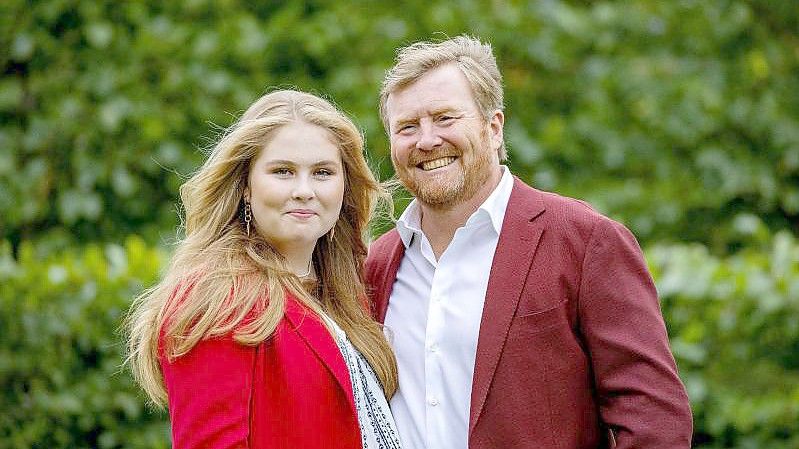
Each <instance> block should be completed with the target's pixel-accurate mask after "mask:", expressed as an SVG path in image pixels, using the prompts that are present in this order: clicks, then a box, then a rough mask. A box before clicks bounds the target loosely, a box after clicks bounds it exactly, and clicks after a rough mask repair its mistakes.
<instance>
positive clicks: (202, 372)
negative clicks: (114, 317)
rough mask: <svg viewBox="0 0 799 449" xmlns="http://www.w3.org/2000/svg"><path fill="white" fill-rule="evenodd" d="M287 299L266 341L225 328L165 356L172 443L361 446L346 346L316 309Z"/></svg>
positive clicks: (188, 446) (192, 447)
mask: <svg viewBox="0 0 799 449" xmlns="http://www.w3.org/2000/svg"><path fill="white" fill-rule="evenodd" d="M287 295H288V294H287ZM287 300H288V301H287V307H286V315H285V317H284V319H283V320H282V321H281V322H280V324H278V326H277V329H276V330H275V333H274V335H272V336H271V337H270V338H269V339H267V340H266V341H264V342H263V343H261V344H258V345H256V346H243V345H240V344H238V343H236V342H234V341H233V339H232V337H231V336H226V337H224V338H218V339H212V340H203V341H201V342H200V343H198V344H197V345H196V346H195V347H194V348H192V350H191V351H190V352H189V353H188V354H186V355H184V356H182V357H179V358H177V359H175V360H174V361H173V362H171V363H170V362H168V361H167V360H166V359H165V358H163V357H162V358H161V360H160V362H161V369H162V371H163V374H164V381H165V383H166V389H167V393H168V397H169V416H170V420H171V422H172V447H173V448H174V449H199V448H213V449H223V448H225V449H227V448H248V449H249V448H252V449H266V448H287V449H289V448H290V449H297V448H308V449H312V448H320V449H321V448H325V449H328V448H341V449H361V434H360V428H359V426H358V418H357V415H356V411H355V405H354V400H353V396H352V384H351V382H350V377H349V372H348V371H347V366H346V364H345V362H344V359H343V358H342V356H341V351H340V350H339V348H338V346H337V345H336V343H335V341H334V340H333V338H332V336H331V335H330V333H329V332H328V331H327V329H326V328H325V327H324V325H322V323H321V322H320V321H319V319H318V318H317V317H315V315H313V313H312V312H309V311H306V310H305V309H304V308H303V307H302V306H300V305H299V303H297V302H296V299H294V298H293V297H291V296H290V295H288V298H287Z"/></svg>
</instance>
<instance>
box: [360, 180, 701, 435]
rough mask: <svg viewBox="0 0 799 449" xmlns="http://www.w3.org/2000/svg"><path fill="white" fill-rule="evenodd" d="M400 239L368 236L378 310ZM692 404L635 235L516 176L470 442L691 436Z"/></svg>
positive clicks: (482, 343) (494, 272) (486, 314)
mask: <svg viewBox="0 0 799 449" xmlns="http://www.w3.org/2000/svg"><path fill="white" fill-rule="evenodd" d="M404 250H405V248H404V246H403V244H402V241H401V240H400V238H399V235H398V234H397V231H396V230H393V231H391V232H389V233H387V234H386V235H384V236H382V237H381V238H380V239H378V240H377V241H376V242H374V243H373V244H372V246H371V248H370V253H369V257H368V259H367V262H366V277H367V283H368V285H369V286H370V287H371V288H370V290H371V292H370V294H371V295H372V299H373V302H374V305H375V315H376V317H377V319H379V320H380V321H381V322H382V321H383V320H384V319H385V314H386V308H387V306H388V300H389V296H390V294H391V290H392V286H393V283H394V280H395V278H396V275H397V270H398V268H399V265H400V262H401V261H402V256H403V254H404ZM691 434H692V420H691V410H690V407H689V404H688V398H687V395H686V393H685V389H684V387H683V385H682V383H681V382H680V379H679V377H678V376H677V368H676V366H675V363H674V359H673V357H672V355H671V352H670V350H669V342H668V336H667V335H666V328H665V325H664V322H663V318H662V316H661V313H660V307H659V303H658V299H657V292H656V291H655V286H654V284H653V282H652V279H651V277H650V275H649V272H648V271H647V268H646V265H645V261H644V259H643V256H642V254H641V250H640V248H639V247H638V244H637V242H636V240H635V238H634V237H633V236H632V234H630V232H629V231H628V230H627V229H626V228H624V227H623V226H622V225H620V224H618V223H616V222H614V221H612V220H610V219H608V218H606V217H604V216H602V215H600V214H598V213H597V212H595V211H594V210H593V209H591V208H590V207H589V206H588V205H586V204H585V203H583V202H580V201H577V200H573V199H569V198H564V197H561V196H558V195H555V194H552V193H545V192H541V191H538V190H536V189H533V188H531V187H529V186H527V185H525V184H524V183H523V182H521V181H520V180H518V179H516V180H515V183H514V187H513V191H512V193H511V196H510V202H509V204H508V208H507V211H506V213H505V220H504V222H503V226H502V232H501V235H500V238H499V242H498V244H497V249H496V253H495V255H494V261H493V266H492V268H491V273H490V277H489V281H488V289H487V292H486V299H485V306H484V309H483V316H482V322H481V325H480V335H479V338H478V343H477V359H476V362H475V368H474V377H473V386H472V392H471V412H470V420H469V447H470V448H471V449H484V448H506V447H507V448H518V449H524V448H547V449H554V448H562V449H588V448H591V449H593V448H601V447H608V446H611V445H612V441H611V440H613V439H614V438H615V444H616V447H617V448H619V449H622V448H623V449H632V448H636V449H641V448H644V449H659V448H688V447H690V444H691Z"/></svg>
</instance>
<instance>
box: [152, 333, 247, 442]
mask: <svg viewBox="0 0 799 449" xmlns="http://www.w3.org/2000/svg"><path fill="white" fill-rule="evenodd" d="M255 351H256V350H255V347H252V346H243V345H240V344H238V343H236V342H235V341H233V339H232V337H224V338H218V339H210V340H202V341H200V342H199V343H197V345H195V346H194V347H193V348H192V349H191V351H189V352H188V353H187V354H185V355H183V356H181V357H178V358H176V359H174V360H172V361H171V362H170V361H167V360H166V359H165V358H163V357H162V358H161V369H162V371H163V374H164V382H165V384H166V389H167V394H168V397H169V416H170V420H171V424H172V447H173V449H199V448H212V449H233V448H236V449H239V448H249V443H248V440H249V434H250V415H251V414H250V407H251V400H252V391H253V388H252V387H253V371H254V364H255Z"/></svg>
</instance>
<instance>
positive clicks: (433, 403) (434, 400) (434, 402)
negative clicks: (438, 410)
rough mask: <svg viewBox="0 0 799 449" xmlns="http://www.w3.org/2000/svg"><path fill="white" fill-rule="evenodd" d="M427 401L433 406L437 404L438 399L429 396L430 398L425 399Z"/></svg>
mask: <svg viewBox="0 0 799 449" xmlns="http://www.w3.org/2000/svg"><path fill="white" fill-rule="evenodd" d="M427 403H428V404H430V405H431V406H433V407H435V406H437V405H438V399H436V398H430V399H429V400H428V401H427Z"/></svg>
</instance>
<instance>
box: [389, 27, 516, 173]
mask: <svg viewBox="0 0 799 449" xmlns="http://www.w3.org/2000/svg"><path fill="white" fill-rule="evenodd" d="M446 64H455V65H456V66H457V67H458V68H459V69H460V70H461V72H463V74H464V75H465V76H466V79H467V80H468V81H469V85H470V86H471V88H472V95H474V99H475V101H476V103H477V108H478V110H479V111H480V113H481V114H482V115H483V118H484V119H486V120H488V119H489V118H490V117H491V115H493V113H494V111H496V110H500V111H502V110H504V109H505V105H504V100H503V96H504V95H503V92H502V75H501V74H500V73H499V68H497V60H496V59H495V58H494V53H493V51H492V50H491V45H490V44H488V43H483V42H481V41H480V40H479V39H477V38H474V37H471V36H467V35H460V36H456V37H454V38H451V39H447V40H444V41H438V42H432V41H422V42H415V43H413V44H411V45H408V46H407V47H403V48H400V49H399V50H397V57H396V59H395V64H394V66H393V67H391V68H390V69H389V70H388V71H386V76H385V78H384V79H383V85H382V87H381V89H380V118H381V119H382V120H383V126H384V127H385V128H386V132H388V130H389V127H388V117H386V102H387V101H388V96H389V95H390V94H391V93H393V92H396V91H397V90H400V89H403V88H405V87H407V86H409V85H411V84H413V83H414V82H415V81H416V80H418V79H419V78H421V77H422V76H424V75H425V74H426V73H427V72H429V71H431V70H433V69H436V68H438V67H441V66H443V65H446ZM498 152H499V159H500V160H505V159H507V150H506V149H505V142H503V143H502V146H501V147H500V148H499V151H498Z"/></svg>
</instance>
